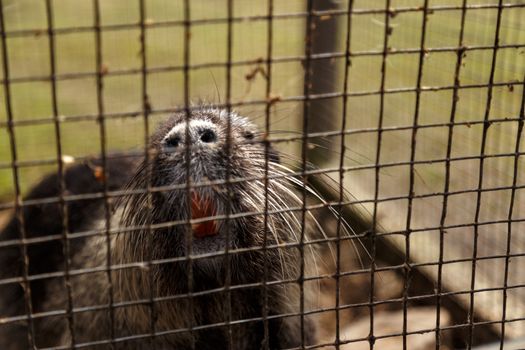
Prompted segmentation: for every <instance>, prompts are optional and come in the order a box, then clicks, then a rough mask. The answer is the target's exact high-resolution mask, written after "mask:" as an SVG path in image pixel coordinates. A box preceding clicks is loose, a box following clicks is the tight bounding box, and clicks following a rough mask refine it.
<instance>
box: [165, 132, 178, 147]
mask: <svg viewBox="0 0 525 350" xmlns="http://www.w3.org/2000/svg"><path fill="white" fill-rule="evenodd" d="M180 141H181V139H180V136H178V135H175V136H171V137H170V138H168V139H166V141H165V142H166V146H168V147H173V148H175V147H179V143H180Z"/></svg>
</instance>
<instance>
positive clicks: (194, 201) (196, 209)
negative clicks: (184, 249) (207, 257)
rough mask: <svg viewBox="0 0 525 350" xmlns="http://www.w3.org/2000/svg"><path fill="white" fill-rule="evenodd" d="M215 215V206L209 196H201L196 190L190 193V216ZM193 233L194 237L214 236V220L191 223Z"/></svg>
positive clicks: (215, 231)
mask: <svg viewBox="0 0 525 350" xmlns="http://www.w3.org/2000/svg"><path fill="white" fill-rule="evenodd" d="M210 216H215V208H214V207H213V204H212V202H211V201H210V200H209V198H202V197H201V196H200V195H199V194H198V193H197V192H192V193H191V218H192V219H202V218H207V217H210ZM191 228H192V230H193V235H194V236H195V237H196V238H204V237H208V236H215V235H216V234H217V233H218V232H217V224H216V222H215V220H210V221H205V222H201V223H197V224H192V225H191Z"/></svg>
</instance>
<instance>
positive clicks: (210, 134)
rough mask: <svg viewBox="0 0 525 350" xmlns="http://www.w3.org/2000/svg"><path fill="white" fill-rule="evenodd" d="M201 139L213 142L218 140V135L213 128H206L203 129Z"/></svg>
mask: <svg viewBox="0 0 525 350" xmlns="http://www.w3.org/2000/svg"><path fill="white" fill-rule="evenodd" d="M200 139H201V141H202V142H205V143H212V142H215V141H217V135H216V134H215V132H214V131H213V130H211V129H204V130H202V131H201V136H200Z"/></svg>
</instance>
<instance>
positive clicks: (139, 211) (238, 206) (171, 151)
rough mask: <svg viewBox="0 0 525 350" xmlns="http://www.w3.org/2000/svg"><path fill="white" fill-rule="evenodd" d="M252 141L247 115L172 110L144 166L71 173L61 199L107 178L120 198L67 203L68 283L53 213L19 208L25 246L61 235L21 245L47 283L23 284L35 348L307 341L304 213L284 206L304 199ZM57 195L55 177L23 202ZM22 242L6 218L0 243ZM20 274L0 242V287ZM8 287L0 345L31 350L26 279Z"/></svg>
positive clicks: (2, 297)
mask: <svg viewBox="0 0 525 350" xmlns="http://www.w3.org/2000/svg"><path fill="white" fill-rule="evenodd" d="M186 121H188V124H187V123H186ZM186 131H188V134H186ZM228 131H229V132H230V136H229V137H228ZM257 135H258V134H257V130H256V129H255V127H254V125H252V124H251V123H250V122H249V121H248V120H247V119H245V118H243V117H240V116H237V115H236V114H233V113H232V114H228V113H226V112H225V111H221V110H217V109H213V108H198V109H196V110H194V111H193V112H192V113H191V115H190V116H189V119H187V118H186V115H185V114H184V113H181V114H176V115H173V116H172V117H170V118H169V119H168V120H167V121H166V122H165V123H163V124H162V125H161V127H160V128H159V129H158V130H157V131H156V132H155V134H154V135H153V136H152V137H151V141H150V145H149V151H150V153H149V154H150V156H149V158H150V159H149V162H145V161H144V160H140V161H131V160H125V159H120V160H108V162H107V169H106V173H107V176H106V177H105V176H104V174H102V175H101V174H100V170H101V168H100V166H101V164H100V161H94V164H91V165H87V164H82V165H75V166H72V167H70V168H68V169H67V170H66V172H65V184H66V190H67V192H66V194H67V195H71V194H86V193H102V192H103V190H104V185H103V183H104V180H105V181H107V188H108V190H109V191H115V190H122V189H125V193H126V195H124V196H122V197H121V198H120V199H118V200H116V201H114V200H110V203H109V204H110V205H109V207H107V206H106V203H105V201H104V199H103V198H98V199H90V200H78V201H68V202H67V203H68V205H67V214H68V218H67V222H68V228H67V229H68V231H69V235H70V236H71V237H70V239H69V242H70V244H69V248H70V249H69V258H70V261H69V270H70V271H71V273H69V276H68V277H67V279H68V280H69V286H68V285H67V284H66V277H65V276H64V270H65V259H64V255H63V251H64V247H63V244H62V243H63V241H62V239H61V234H62V232H63V229H64V227H63V225H62V222H63V220H62V218H61V216H60V213H61V210H60V206H59V204H57V203H56V202H55V203H52V204H45V205H42V204H41V205H38V206H29V207H25V208H24V210H23V219H24V222H25V225H24V228H23V229H24V231H25V234H26V236H27V237H28V238H37V237H45V236H47V235H56V236H57V237H56V238H55V239H54V240H52V241H50V242H47V243H33V244H31V245H29V246H28V263H29V275H38V274H40V276H42V275H41V274H43V273H54V274H52V275H51V276H48V277H46V278H38V279H36V280H34V281H32V282H31V283H30V286H31V306H32V310H33V313H34V314H35V315H36V316H38V315H39V314H40V315H41V316H43V317H35V318H33V319H32V320H31V321H30V322H29V324H31V325H32V330H31V332H30V333H31V334H32V335H33V339H32V340H31V341H33V342H34V343H35V344H36V346H38V347H39V348H40V347H50V346H66V347H67V346H70V345H71V344H72V341H73V340H74V342H75V343H76V344H81V343H83V344H86V343H90V342H93V344H92V345H91V346H89V347H88V348H97V349H99V348H100V349H105V348H108V349H109V348H111V347H113V348H117V349H190V348H195V349H227V348H231V349H259V348H265V347H266V345H267V346H268V348H270V349H281V348H293V347H300V346H301V344H303V345H304V344H310V343H312V342H313V340H314V327H313V325H312V322H311V320H310V319H309V318H308V317H303V318H302V319H301V317H299V316H297V315H298V314H299V312H300V310H301V307H300V305H301V302H303V303H305V304H307V303H308V293H307V292H306V293H305V294H304V295H305V297H304V298H303V299H301V297H300V295H301V293H300V283H299V280H300V276H301V266H302V264H301V253H300V249H299V248H298V244H297V243H298V242H299V240H300V235H301V231H302V229H301V226H302V216H301V211H300V210H299V211H297V210H295V211H290V210H289V208H293V207H295V208H297V207H300V206H301V199H300V195H297V194H296V193H295V192H294V185H293V181H291V178H292V177H291V176H290V175H289V174H288V173H287V171H286V169H285V168H284V167H283V166H281V165H280V163H279V160H278V156H277V154H276V153H275V151H274V150H273V149H272V148H270V147H267V146H265V144H264V143H263V142H261V140H260V139H259V138H258V136H257ZM188 142H189V143H188ZM228 144H230V145H231V146H230V148H229V149H228V147H227V145H228ZM186 146H188V147H189V149H188V148H187V147H186ZM188 156H189V158H188ZM94 167H95V168H96V169H94ZM266 175H268V176H269V179H268V180H265V176H266ZM188 176H189V178H188ZM226 180H229V182H230V183H229V185H227V184H225V182H226ZM126 184H127V185H126ZM189 185H190V186H191V188H188V186H189ZM59 188H60V186H59V181H58V176H57V175H52V176H49V177H47V178H46V179H44V180H43V181H42V182H41V183H40V184H38V185H37V186H36V187H35V188H34V189H33V191H32V192H31V193H30V194H29V195H28V197H27V198H26V199H36V198H48V197H54V196H57V195H58V193H59ZM148 188H153V189H154V191H153V192H149V193H148V191H147V189H148ZM188 196H189V197H188ZM107 209H109V210H110V215H109V216H108V215H107V212H106V210H107ZM268 211H270V212H271V214H269V215H267V216H266V217H265V215H264V213H265V212H268ZM225 216H229V219H228V220H224V217H225ZM108 217H109V219H110V223H109V224H107V220H106V219H107V218H108ZM207 217H212V218H211V219H206V218H207ZM219 217H220V218H222V219H220V218H219ZM190 219H191V220H192V222H191V225H190V224H188V222H189V220H190ZM306 222H307V225H306V228H305V234H306V235H309V234H310V232H311V231H312V227H311V226H310V225H308V221H306ZM108 230H109V232H108ZM93 231H95V232H98V233H99V234H96V235H93ZM79 232H88V233H89V232H91V233H89V234H88V235H79V234H78V233H79ZM79 236H83V237H79ZM19 237H20V225H19V224H18V221H17V220H16V218H13V220H12V221H11V222H10V223H9V224H8V226H7V227H6V228H5V230H4V231H3V232H2V233H1V234H0V243H1V242H6V241H9V240H16V239H18V238H19ZM265 237H266V238H265ZM277 245H281V246H280V247H276V246H277ZM190 246H191V251H192V254H193V256H192V262H191V266H190V265H189V264H190V263H188V259H187V256H188V252H189V249H190ZM265 247H266V249H265ZM309 249H311V248H306V249H305V254H304V255H305V256H306V258H305V259H311V256H310V255H309V251H310V250H309ZM225 250H227V251H228V255H225V254H224V252H225ZM108 264H110V266H111V268H109V269H108ZM305 266H306V267H305V268H306V269H307V268H308V266H309V262H308V261H306V263H305ZM23 267H24V264H23V259H22V258H21V249H20V247H19V245H17V244H11V245H7V246H0V280H6V279H8V278H11V279H15V280H16V278H17V277H20V276H23V270H24V268H23ZM265 277H266V278H267V280H266V283H263V281H264V279H265ZM15 280H13V283H9V284H8V283H4V284H3V285H2V287H1V289H0V322H1V320H2V319H4V320H6V319H7V320H8V322H7V323H5V324H1V323H0V348H1V349H13V350H14V349H26V348H27V347H28V337H27V334H28V326H27V322H26V321H23V320H22V321H20V322H14V321H13V320H12V318H13V317H15V316H20V315H22V316H23V315H25V314H26V313H27V312H28V309H27V305H26V304H27V303H26V302H25V299H24V289H23V286H24V282H23V281H20V280H19V279H18V280H16V281H15ZM278 281H284V282H278ZM192 293H193V294H192ZM68 295H69V296H70V297H68ZM71 308H72V309H73V311H74V312H73V313H71V312H70V311H71ZM279 315H281V316H279ZM294 315H295V316H294ZM263 316H267V318H266V319H267V320H266V321H263V318H264V317H263ZM153 333H156V334H155V336H152V334H153ZM111 339H116V341H115V342H113V343H111V342H108V340H111ZM265 341H268V343H265Z"/></svg>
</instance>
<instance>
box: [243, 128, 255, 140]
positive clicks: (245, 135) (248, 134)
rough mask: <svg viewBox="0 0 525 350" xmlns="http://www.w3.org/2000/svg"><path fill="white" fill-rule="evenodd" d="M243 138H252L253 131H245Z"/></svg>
mask: <svg viewBox="0 0 525 350" xmlns="http://www.w3.org/2000/svg"><path fill="white" fill-rule="evenodd" d="M243 136H244V138H245V139H247V140H253V138H254V137H255V135H254V134H253V132H251V131H248V130H247V131H245V132H244V134H243Z"/></svg>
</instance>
